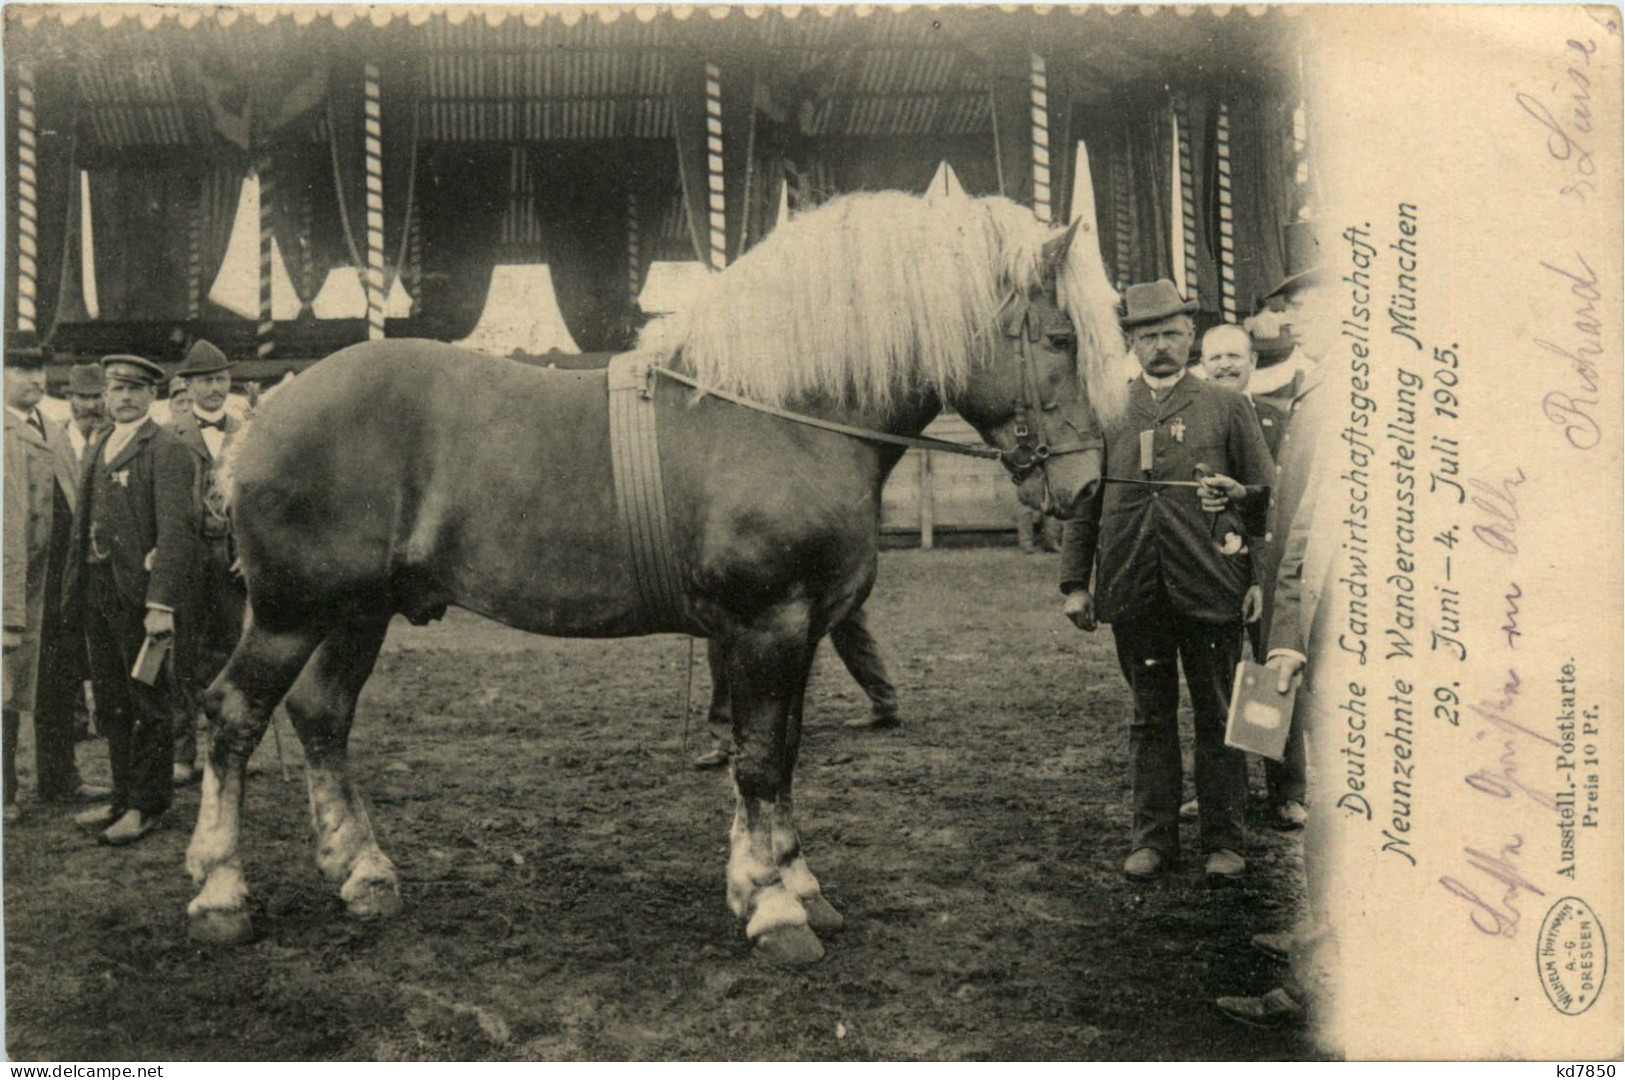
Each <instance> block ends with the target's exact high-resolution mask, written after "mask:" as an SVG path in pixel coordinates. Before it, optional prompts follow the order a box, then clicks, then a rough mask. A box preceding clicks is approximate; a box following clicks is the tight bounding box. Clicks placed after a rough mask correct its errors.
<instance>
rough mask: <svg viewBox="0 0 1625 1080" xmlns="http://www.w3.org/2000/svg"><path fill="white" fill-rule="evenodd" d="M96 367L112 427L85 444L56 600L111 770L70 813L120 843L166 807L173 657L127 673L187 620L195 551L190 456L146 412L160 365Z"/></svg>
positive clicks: (137, 362) (130, 359)
mask: <svg viewBox="0 0 1625 1080" xmlns="http://www.w3.org/2000/svg"><path fill="white" fill-rule="evenodd" d="M102 369H103V371H104V373H105V375H106V380H107V408H108V412H109V414H110V415H111V417H112V420H113V427H112V428H110V429H107V430H104V431H102V432H100V433H99V434H98V435H97V436H96V438H95V440H94V441H93V442H92V443H91V444H90V446H89V447H88V448H87V449H86V451H85V463H84V471H83V472H82V473H81V474H80V479H79V498H78V504H77V508H76V512H75V515H74V531H73V543H72V547H71V549H70V553H69V558H68V561H67V573H66V578H65V580H64V582H63V602H64V604H65V605H66V608H67V610H68V612H69V615H70V618H73V619H75V620H77V622H78V625H82V626H83V627H84V629H85V637H86V643H87V644H88V645H89V649H90V673H91V681H92V683H93V685H94V689H95V694H96V715H97V719H98V721H99V722H100V724H101V729H102V733H103V734H104V735H106V736H107V750H108V757H109V759H110V761H111V764H112V768H113V800H112V803H111V805H110V806H108V807H106V808H105V809H97V810H93V811H90V812H88V813H86V814H81V815H79V817H78V818H76V819H75V820H76V821H77V822H78V823H79V824H80V825H83V826H86V827H103V826H105V829H104V830H103V831H102V833H101V841H102V843H104V844H112V845H115V846H117V845H123V844H133V843H135V842H136V841H138V840H140V839H141V838H142V837H144V836H146V835H147V834H148V833H149V832H151V831H152V830H153V829H154V828H156V827H157V824H158V819H159V818H160V817H161V816H162V815H163V813H164V811H165V810H167V809H168V808H169V802H170V767H169V758H170V713H169V701H168V694H169V686H168V683H167V681H166V680H167V679H168V678H169V677H170V676H171V675H172V673H173V671H174V668H175V666H176V665H175V663H174V660H173V658H171V659H170V660H169V661H168V662H166V663H165V664H163V665H161V666H160V667H159V669H158V671H157V674H156V675H155V676H154V678H153V683H152V685H148V684H147V683H145V682H142V681H138V680H137V679H135V678H133V677H132V671H133V670H134V668H135V667H136V663H137V660H138V658H139V657H140V655H141V653H142V649H143V646H144V645H146V644H147V643H149V642H151V643H152V644H153V645H155V646H156V645H161V644H163V643H164V642H166V641H168V642H171V643H173V642H175V641H176V640H177V638H178V637H179V635H178V634H177V629H179V630H181V631H185V630H186V629H187V627H186V626H185V625H184V623H185V620H186V618H187V616H188V615H189V614H190V612H188V611H186V610H184V609H185V608H186V605H187V601H188V599H189V597H190V596H191V590H192V588H193V581H194V574H195V572H196V566H197V562H198V556H199V553H198V550H197V545H196V531H195V529H194V528H193V525H192V521H191V497H192V485H193V483H194V470H193V465H192V454H191V452H190V451H188V450H187V448H186V446H185V444H184V443H182V442H181V440H180V438H179V437H178V436H176V435H175V434H174V433H173V432H170V431H168V430H166V429H165V428H162V427H160V426H159V425H158V423H157V422H156V421H154V420H152V419H151V417H150V416H149V415H148V414H149V412H150V411H151V409H152V401H153V396H154V393H155V390H156V387H157V385H158V384H159V383H160V382H161V381H162V380H163V378H164V371H163V369H162V368H161V367H159V366H158V365H157V364H155V363H153V362H152V361H150V360H147V359H144V358H142V357H139V356H109V357H106V358H105V359H104V360H103V361H102ZM177 618H179V619H180V620H181V625H180V626H179V627H178V626H177Z"/></svg>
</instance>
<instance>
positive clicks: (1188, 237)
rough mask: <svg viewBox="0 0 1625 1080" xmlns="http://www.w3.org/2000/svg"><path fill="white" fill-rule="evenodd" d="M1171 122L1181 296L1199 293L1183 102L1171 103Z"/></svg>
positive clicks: (1191, 176)
mask: <svg viewBox="0 0 1625 1080" xmlns="http://www.w3.org/2000/svg"><path fill="white" fill-rule="evenodd" d="M1174 125H1175V127H1177V128H1178V130H1179V143H1178V147H1179V151H1178V152H1179V219H1180V221H1181V222H1182V223H1183V225H1184V237H1185V251H1184V258H1185V297H1186V299H1188V300H1195V299H1197V298H1198V297H1199V296H1200V295H1201V291H1202V274H1201V268H1200V266H1199V265H1198V264H1197V261H1196V184H1195V179H1196V177H1195V174H1194V173H1193V171H1192V169H1191V133H1190V113H1189V111H1188V110H1187V109H1186V108H1185V103H1184V102H1183V101H1181V102H1179V103H1177V104H1176V105H1175V106H1174Z"/></svg>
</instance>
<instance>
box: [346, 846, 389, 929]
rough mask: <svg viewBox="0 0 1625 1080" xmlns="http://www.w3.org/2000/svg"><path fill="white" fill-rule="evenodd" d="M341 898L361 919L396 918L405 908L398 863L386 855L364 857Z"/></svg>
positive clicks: (358, 863)
mask: <svg viewBox="0 0 1625 1080" xmlns="http://www.w3.org/2000/svg"><path fill="white" fill-rule="evenodd" d="M339 897H340V898H341V899H342V900H343V901H344V903H345V905H346V906H347V907H348V908H349V910H350V914H351V915H354V916H355V917H356V918H358V919H393V918H394V917H395V916H397V915H399V914H400V913H401V910H402V908H403V907H404V906H405V905H403V904H402V903H401V889H400V884H399V881H398V880H397V878H396V876H395V864H394V863H392V862H390V861H389V860H388V859H387V858H385V857H384V856H383V855H377V854H375V855H364V856H362V857H361V859H359V860H358V861H357V862H356V864H355V869H354V870H352V871H351V872H350V879H349V880H348V881H346V882H345V883H344V888H342V889H340V890H339Z"/></svg>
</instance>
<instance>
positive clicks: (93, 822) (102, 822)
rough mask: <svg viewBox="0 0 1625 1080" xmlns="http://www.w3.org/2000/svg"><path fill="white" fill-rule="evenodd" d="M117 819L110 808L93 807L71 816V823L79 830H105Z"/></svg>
mask: <svg viewBox="0 0 1625 1080" xmlns="http://www.w3.org/2000/svg"><path fill="white" fill-rule="evenodd" d="M118 819H119V814H118V812H116V811H115V810H114V809H113V808H112V807H111V806H95V807H92V808H91V809H89V810H81V811H80V812H79V813H77V814H75V815H73V819H72V820H73V823H74V824H75V825H77V826H79V827H80V828H81V829H98V830H99V829H105V828H107V826H109V825H111V824H113V822H115V821H117V820H118Z"/></svg>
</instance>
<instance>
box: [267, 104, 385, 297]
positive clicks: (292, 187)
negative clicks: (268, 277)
mask: <svg viewBox="0 0 1625 1080" xmlns="http://www.w3.org/2000/svg"><path fill="white" fill-rule="evenodd" d="M271 171H272V176H273V184H272V187H273V191H274V197H273V198H272V199H271V200H270V202H269V204H268V205H269V209H270V212H271V227H272V229H273V230H274V231H275V232H276V242H277V247H278V248H280V249H281V251H282V258H283V261H284V262H285V263H286V264H287V267H288V276H289V277H290V278H291V279H292V280H293V289H294V292H295V293H296V294H297V295H298V297H299V304H300V309H301V312H300V313H301V314H302V315H303V314H306V313H307V312H308V311H309V308H310V304H311V301H313V300H315V299H316V294H317V292H319V291H320V290H321V287H322V282H323V281H325V280H326V279H327V272H328V271H329V270H331V269H333V268H334V267H335V266H346V265H352V264H353V258H352V255H351V251H350V245H349V243H348V241H347V239H346V235H345V229H344V221H343V216H342V215H341V214H340V212H339V197H338V190H337V186H336V185H335V183H334V177H333V162H332V153H331V148H330V147H329V146H328V144H327V142H326V141H322V142H314V141H312V139H311V138H310V132H309V131H308V130H305V131H299V132H297V133H290V134H289V136H288V137H286V138H284V139H281V140H278V142H277V144H276V147H275V149H274V150H273V151H272V162H271ZM359 226H360V228H364V227H365V220H363V221H362V222H360V223H359ZM362 235H363V234H362V233H361V232H360V231H359V229H358V230H357V231H356V238H357V239H358V240H359V239H360V238H361V237H362ZM363 258H364V256H363Z"/></svg>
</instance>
